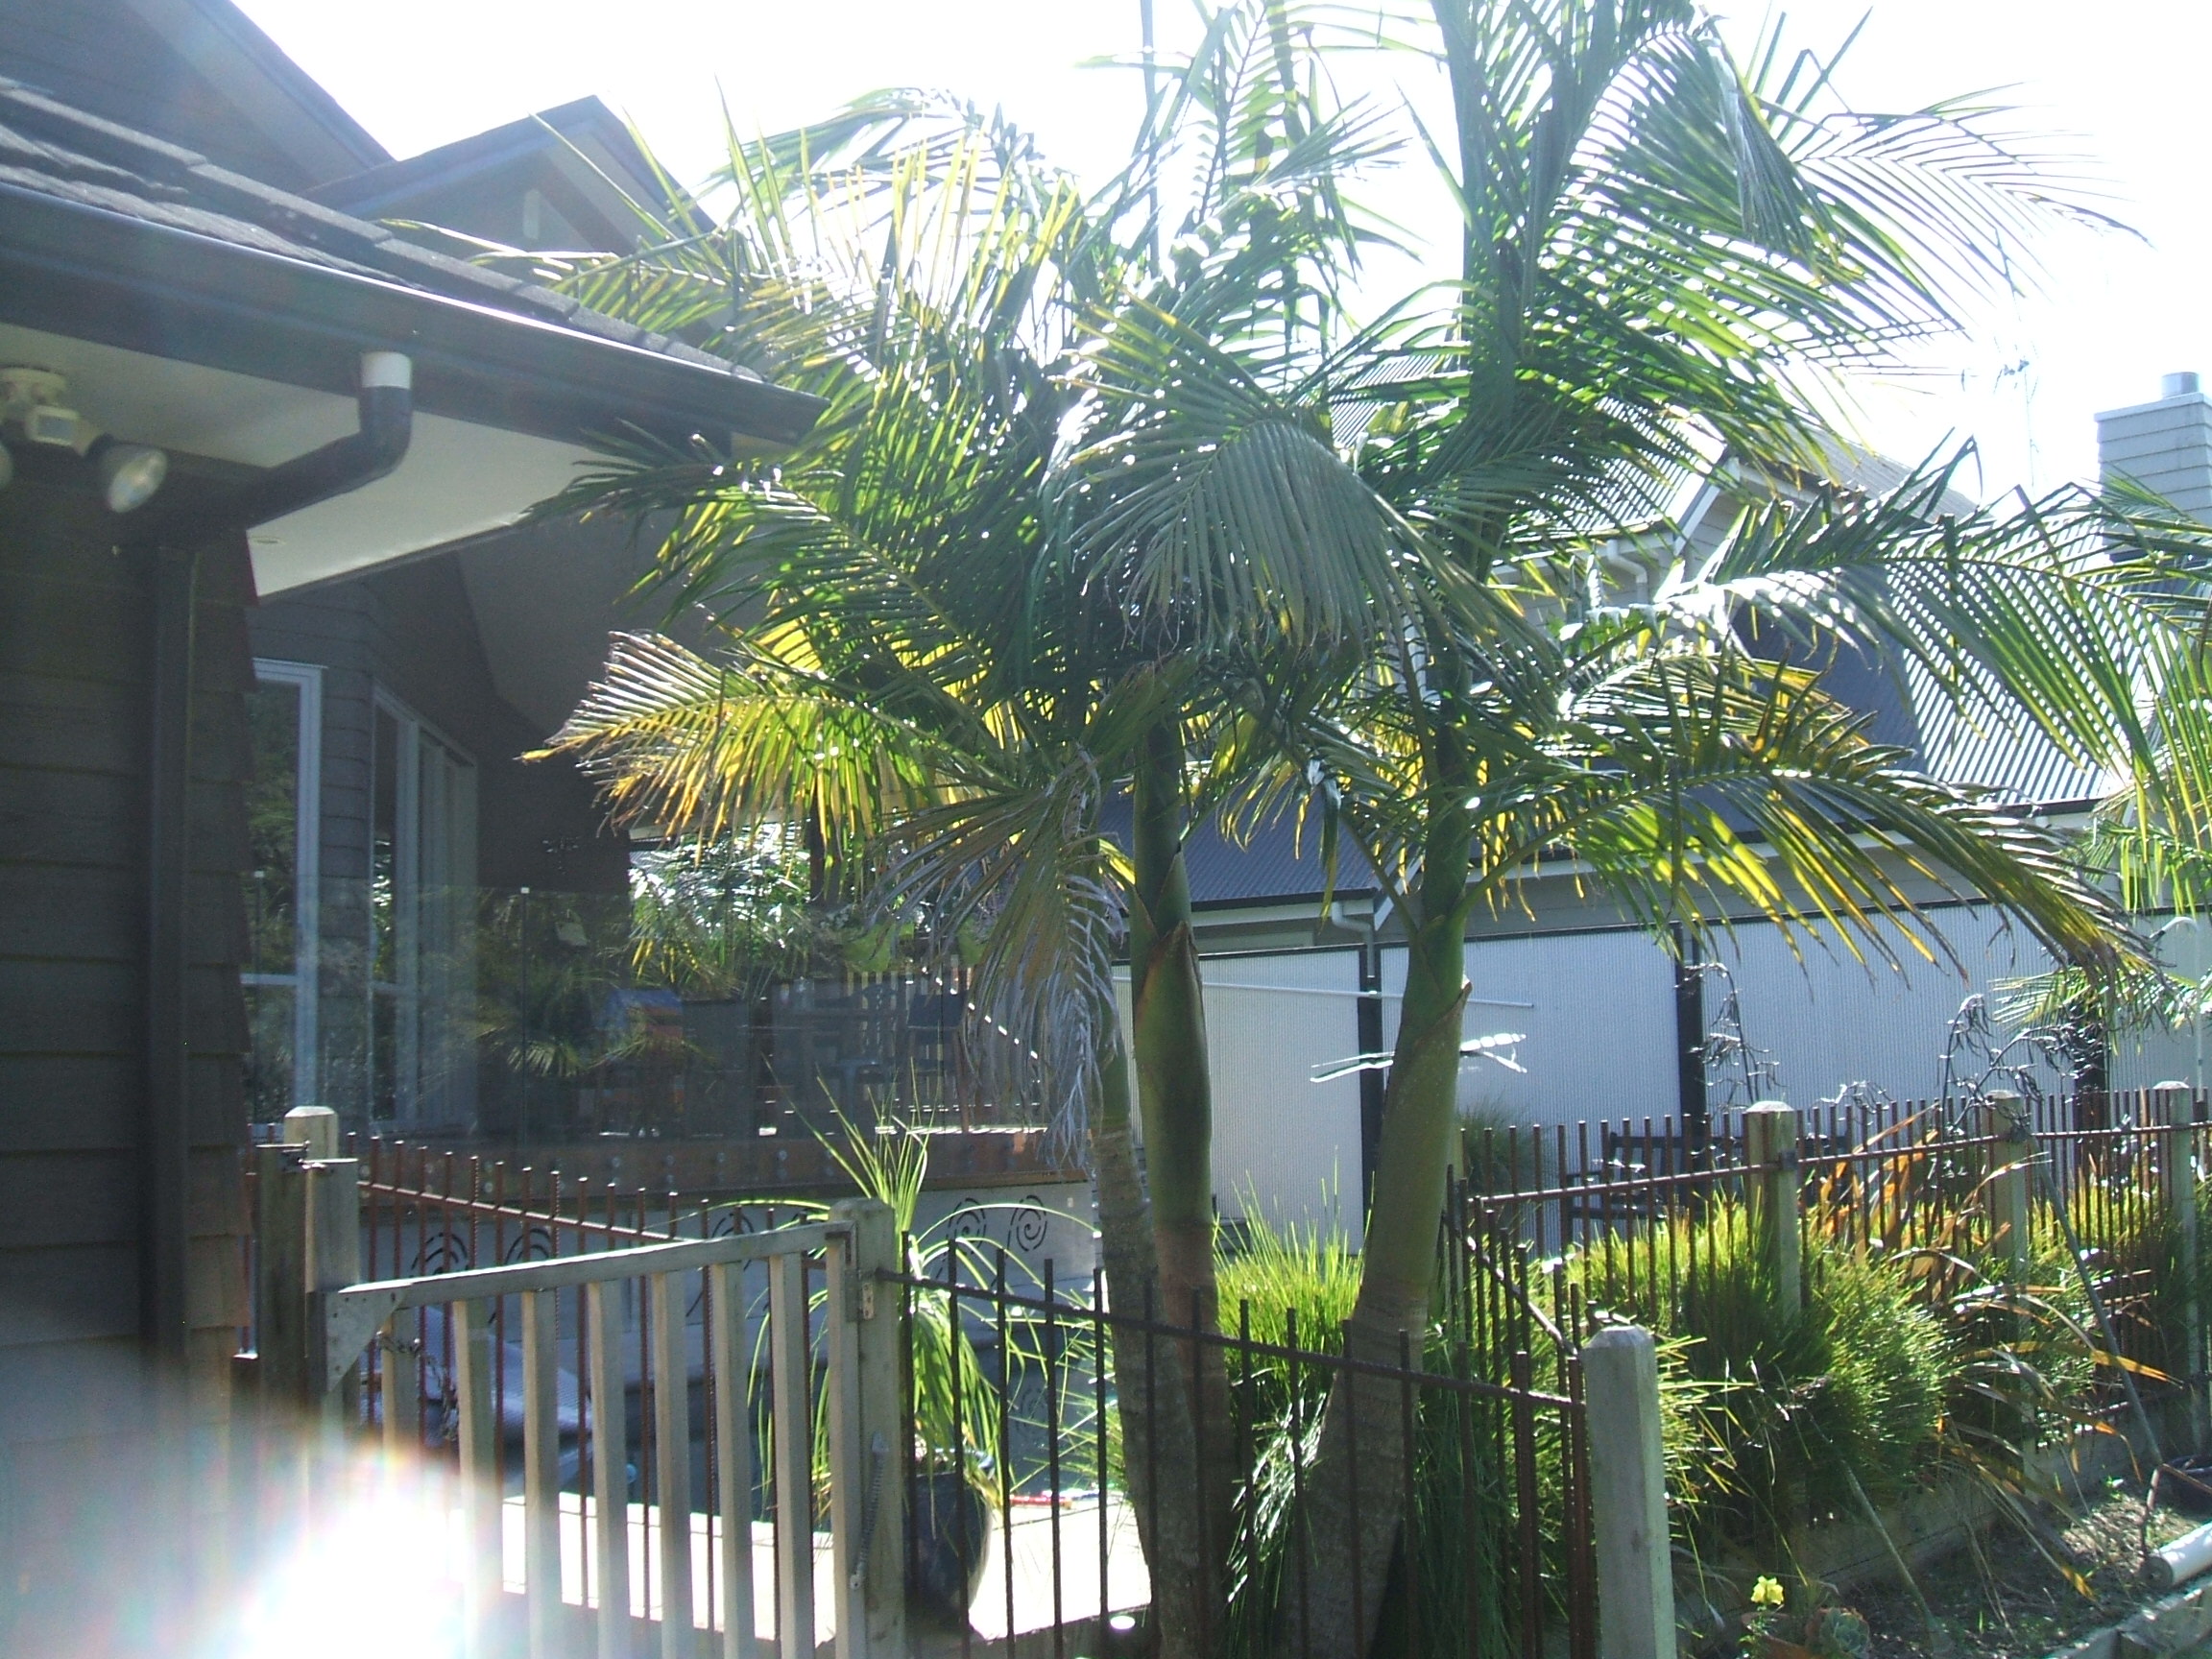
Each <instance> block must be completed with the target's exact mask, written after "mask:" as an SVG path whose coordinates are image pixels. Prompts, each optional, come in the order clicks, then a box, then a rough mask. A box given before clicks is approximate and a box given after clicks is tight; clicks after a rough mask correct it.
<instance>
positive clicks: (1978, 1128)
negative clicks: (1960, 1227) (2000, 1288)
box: [1975, 1089, 2035, 1285]
mask: <svg viewBox="0 0 2212 1659" xmlns="http://www.w3.org/2000/svg"><path fill="white" fill-rule="evenodd" d="M1975 1133H1976V1134H1978V1135H1981V1136H1983V1137H1984V1138H1985V1140H1986V1142H1987V1144H1986V1145H1984V1148H1983V1186H1984V1191H1985V1192H1986V1193H1987V1194H1988V1205H1989V1243H1990V1247H1991V1248H1992V1249H1995V1250H1997V1251H2000V1252H2002V1253H2003V1255H2004V1257H2005V1265H2006V1272H2007V1274H2008V1276H2009V1277H2010V1279H2011V1281H2012V1283H2014V1284H2015V1285H2017V1284H2020V1283H2021V1282H2023V1281H2024V1280H2026V1279H2027V1277H2028V1255H2029V1236H2028V1188H2029V1180H2030V1178H2031V1176H2032V1172H2033V1171H2032V1161H2033V1159H2034V1156H2035V1138H2034V1134H2033V1132H2032V1130H2031V1129H2030V1128H2029V1126H2028V1103H2027V1102H2026V1101H2025V1100H2023V1099H2021V1098H2020V1096H2019V1095H2017V1094H2013V1093H2011V1091H2009V1090H2005V1089H1999V1090H1994V1091H1992V1092H1991V1093H1989V1094H1984V1096H1982V1099H1981V1102H1980V1104H1979V1105H1978V1107H1977V1109H1976V1120H1975Z"/></svg>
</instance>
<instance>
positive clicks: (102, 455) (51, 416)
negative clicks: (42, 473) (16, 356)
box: [0, 363, 169, 513]
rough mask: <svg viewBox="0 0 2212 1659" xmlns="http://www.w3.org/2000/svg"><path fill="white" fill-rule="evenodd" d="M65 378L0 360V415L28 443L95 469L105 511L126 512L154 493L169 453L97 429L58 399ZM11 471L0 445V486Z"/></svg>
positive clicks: (65, 388) (66, 387) (12, 462)
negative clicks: (68, 452)
mask: <svg viewBox="0 0 2212 1659" xmlns="http://www.w3.org/2000/svg"><path fill="white" fill-rule="evenodd" d="M68 395H69V383H68V381H67V380H65V379H64V378H63V377H62V376H60V374H57V373H54V371H53V370H51V369H36V368H33V367H31V366H29V365H28V364H20V363H17V364H9V365H5V366H0V421H6V422H7V423H8V424H9V426H10V427H11V428H12V430H14V431H18V432H20V433H21V434H22V435H23V437H24V439H25V440H26V441H27V442H29V443H32V444H37V445H44V446H46V447H48V448H52V449H72V450H75V451H76V452H77V453H78V454H80V455H83V456H84V457H85V458H87V459H88V460H89V461H90V462H91V463H92V465H93V467H94V468H95V469H97V470H98V472H99V474H100V493H101V495H102V496H103V497H104V498H105V499H106V501H107V503H108V511H109V512H111V513H132V512H135V511H137V509H139V508H141V507H143V506H145V505H146V503H147V502H149V501H151V500H152V499H153V498H154V494H155V492H156V491H157V490H159V489H160V488H161V481H162V480H163V479H164V478H166V477H168V476H169V457H168V456H167V455H166V454H164V453H163V452H162V451H161V450H159V449H156V448H154V447H152V446H151V445H145V444H123V443H119V442H117V441H116V440H115V439H114V438H111V437H109V436H108V434H107V433H105V432H103V431H101V430H100V428H99V427H97V426H95V425H94V424H93V423H92V422H91V421H87V420H85V419H84V416H82V415H80V414H78V413H77V411H76V410H74V409H71V408H69V407H68V406H67V405H66V404H65V403H64V402H63V401H62V399H63V398H65V397H67V396H68ZM14 475H15V458H14V457H13V456H12V455H11V454H9V453H8V450H7V447H6V445H0V489H6V488H7V486H8V483H9V481H10V480H11V479H12V477H13V476H14Z"/></svg>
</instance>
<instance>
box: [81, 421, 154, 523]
mask: <svg viewBox="0 0 2212 1659" xmlns="http://www.w3.org/2000/svg"><path fill="white" fill-rule="evenodd" d="M92 461H93V465H94V466H96V467H98V468H99V469H100V486H101V493H103V494H104V495H105V496H106V497H107V499H108V512H110V513H131V512H135V511H136V510H137V509H138V508H140V507H143V506H145V505H146V503H147V502H149V501H151V500H153V499H154V492H155V491H156V490H158V489H160V488H161V481H162V480H163V479H164V478H166V477H168V476H169V457H168V455H167V454H166V453H165V452H164V451H162V450H159V449H156V448H155V447H153V446H152V445H147V444H118V443H116V442H115V440H114V439H112V438H101V439H98V440H96V441H95V442H94V444H93V445H92Z"/></svg>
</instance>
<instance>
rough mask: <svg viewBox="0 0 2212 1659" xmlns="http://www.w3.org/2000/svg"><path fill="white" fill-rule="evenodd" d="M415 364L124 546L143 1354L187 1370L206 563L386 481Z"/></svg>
mask: <svg viewBox="0 0 2212 1659" xmlns="http://www.w3.org/2000/svg"><path fill="white" fill-rule="evenodd" d="M413 383H414V364H413V362H412V360H411V359H410V358H408V357H407V356H406V354H405V353H403V352H398V351H365V352H363V353H362V355H361V378H360V389H359V392H358V394H357V396H356V400H355V408H356V410H357V417H356V419H357V429H356V430H355V431H353V432H351V433H349V435H348V436H346V437H344V438H340V439H338V440H336V441H335V442H333V443H329V444H325V445H323V446H322V447H321V448H319V449H313V450H310V451H308V452H307V453H306V454H304V455H300V456H295V457H294V458H293V459H292V460H290V461H286V462H283V463H281V464H280V465H278V466H276V467H273V468H271V469H269V470H268V471H266V472H264V473H262V474H261V475H260V476H259V477H257V478H253V479H252V480H250V481H248V482H247V483H244V484H242V485H239V486H237V487H235V488H234V489H231V490H229V491H227V492H225V493H222V494H220V495H218V496H216V497H215V498H214V499H213V500H212V501H204V502H201V503H196V504H189V505H183V504H180V505H179V506H176V507H173V508H171V509H170V510H169V511H168V512H166V513H162V514H160V515H159V516H158V517H152V518H150V520H148V521H144V522H142V523H140V524H136V525H133V526H132V531H133V533H132V535H131V536H129V537H128V538H127V539H126V540H125V542H124V544H125V545H126V546H127V547H130V548H132V549H137V550H142V551H144V552H145V553H146V554H147V555H148V556H149V557H150V560H151V564H152V567H153V568H152V589H153V593H152V597H153V618H152V629H151V636H152V637H151V639H150V641H149V645H150V651H149V673H148V683H149V690H150V694H151V701H152V706H151V709H150V710H149V753H148V767H147V775H148V801H147V837H146V843H147V851H146V858H147V864H146V893H147V931H146V1011H147V1045H146V1054H147V1077H146V1104H147V1111H146V1123H145V1147H144V1150H145V1168H146V1190H145V1193H144V1205H145V1210H144V1214H145V1217H146V1226H145V1230H144V1233H143V1235H142V1238H143V1239H144V1243H143V1246H142V1248H143V1250H144V1253H145V1256H144V1269H145V1272H144V1279H143V1284H144V1286H145V1295H144V1305H143V1311H142V1319H143V1323H144V1328H145V1334H146V1336H147V1338H148V1342H149V1346H150V1347H151V1348H152V1349H153V1351H154V1352H155V1353H156V1355H158V1356H160V1357H161V1358H166V1359H169V1360H172V1361H175V1362H178V1363H180V1364H181V1363H182V1362H183V1361H184V1359H185V1358H186V1357H187V1354H188V1351H189V1347H190V1337H191V1310H190V1307H189V1301H190V1264H189V1256H190V1250H191V1198H190V1193H191V1169H192V1131H191V1084H192V1077H191V1064H192V1028H191V1014H190V962H191V954H192V952H191V939H190V918H189V908H188V904H189V902H188V889H189V885H190V880H191V870H192V850H191V832H190V831H191V793H192V770H193V753H192V751H193V720H192V700H193V687H194V685H195V684H196V683H197V680H198V656H199V637H198V635H199V589H200V561H201V554H202V551H203V550H204V548H205V547H207V546H208V545H210V544H212V543H214V542H217V541H222V540H223V539H225V538H227V537H230V536H237V535H242V534H244V533H245V532H247V531H249V530H252V529H253V528H254V527H256V526H257V525H261V524H266V523H268V522H269V521H270V520H271V519H273V518H281V517H284V516H285V515H286V514H288V513H297V512H299V511H300V510H301V509H302V508H305V507H312V506H314V505H315V504H316V503H318V502H321V501H327V500H330V499H332V498H334V497H336V496H339V495H344V494H347V493H349V492H351V491H354V490H358V489H360V488H361V487H362V486H363V485H365V484H373V483H374V482H375V481H376V480H377V479H379V478H383V477H386V476H388V475H389V474H390V473H391V472H392V471H393V469H395V468H397V466H398V465H399V463H400V461H401V460H402V459H404V457H405V456H406V453H407V445H408V442H409V440H410V439H411V438H412V436H413V433H414V392H413Z"/></svg>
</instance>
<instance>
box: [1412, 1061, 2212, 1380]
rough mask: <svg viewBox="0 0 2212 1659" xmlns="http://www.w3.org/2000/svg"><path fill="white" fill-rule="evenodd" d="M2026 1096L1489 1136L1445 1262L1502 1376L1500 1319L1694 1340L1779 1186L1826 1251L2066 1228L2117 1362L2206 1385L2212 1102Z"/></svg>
mask: <svg viewBox="0 0 2212 1659" xmlns="http://www.w3.org/2000/svg"><path fill="white" fill-rule="evenodd" d="M2014 1099H2015V1097H2013V1096H2009V1095H2002V1096H1999V1095H1991V1096H1984V1097H1977V1098H1972V1099H1954V1100H1930V1101H1874V1102H1854V1103H1825V1102H1824V1103H1822V1104H1820V1105H1817V1106H1814V1107H1811V1108H1807V1109H1803V1110H1799V1111H1796V1112H1794V1113H1792V1114H1791V1124H1792V1129H1791V1140H1790V1143H1789V1144H1788V1145H1787V1146H1782V1147H1759V1146H1755V1145H1754V1144H1753V1139H1754V1136H1755V1134H1756V1133H1757V1132H1758V1128H1757V1124H1756V1122H1755V1121H1754V1119H1755V1118H1757V1117H1758V1116H1759V1115H1758V1114H1746V1113H1743V1112H1726V1113H1717V1114H1715V1115H1714V1116H1713V1117H1712V1118H1711V1119H1710V1120H1709V1121H1706V1122H1702V1123H1693V1124H1691V1125H1689V1126H1688V1127H1685V1126H1684V1125H1683V1124H1682V1123H1680V1122H1679V1121H1678V1120H1676V1119H1673V1118H1647V1119H1643V1120H1641V1121H1627V1120H1623V1121H1618V1122H1610V1123H1589V1122H1582V1123H1574V1124H1552V1125H1544V1126H1536V1127H1527V1126H1524V1127H1511V1128H1485V1129H1482V1130H1480V1131H1479V1132H1476V1133H1472V1134H1470V1135H1469V1136H1468V1137H1467V1142H1466V1146H1465V1151H1464V1158H1463V1162H1462V1166H1461V1168H1460V1171H1459V1172H1458V1175H1457V1177H1456V1178H1455V1181H1454V1183H1453V1186H1452V1189H1451V1201H1450V1208H1449V1211H1448V1214H1447V1218H1446V1223H1445V1238H1446V1241H1447V1242H1446V1246H1445V1250H1444V1256H1445V1262H1444V1270H1445V1272H1446V1273H1447V1274H1448V1275H1454V1274H1455V1275H1457V1276H1459V1277H1460V1278H1461V1279H1462V1280H1463V1281H1464V1282H1465V1284H1466V1286H1467V1299H1468V1301H1469V1304H1470V1310H1471V1314H1472V1318H1473V1320H1474V1324H1475V1327H1476V1334H1477V1336H1478V1338H1479V1341H1478V1346H1479V1348H1480V1349H1481V1351H1483V1352H1485V1353H1487V1354H1488V1356H1489V1357H1490V1360H1489V1362H1490V1363H1491V1364H1492V1365H1493V1366H1496V1365H1497V1364H1499V1363H1502V1362H1503V1356H1504V1355H1505V1354H1506V1353H1507V1352H1508V1351H1509V1349H1510V1347H1511V1338H1510V1337H1509V1336H1508V1337H1505V1338H1503V1339H1496V1338H1490V1337H1488V1336H1487V1332H1488V1330H1489V1328H1490V1327H1491V1326H1492V1325H1493V1324H1496V1323H1497V1322H1498V1321H1500V1320H1503V1321H1504V1322H1505V1323H1506V1325H1508V1326H1510V1325H1511V1324H1512V1322H1513V1321H1514V1320H1516V1319H1519V1320H1523V1321H1527V1320H1531V1319H1533V1320H1537V1321H1540V1322H1541V1323H1543V1324H1544V1325H1545V1326H1547V1327H1548V1328H1550V1329H1551V1330H1553V1331H1555V1332H1556V1333H1557V1334H1559V1335H1560V1337H1561V1338H1562V1339H1564V1340H1565V1341H1566V1342H1567V1343H1568V1344H1569V1345H1570V1346H1572V1345H1574V1344H1575V1343H1576V1342H1578V1341H1579V1340H1581V1339H1582V1338H1583V1337H1585V1336H1587V1335H1588V1334H1589V1333H1590V1332H1591V1331H1593V1330H1595V1329H1597V1328H1598V1327H1599V1326H1600V1325H1602V1324H1604V1323H1608V1322H1625V1321H1632V1320H1633V1321H1642V1322H1646V1323H1651V1324H1655V1325H1657V1326H1659V1327H1660V1328H1663V1329H1664V1328H1671V1327H1679V1326H1689V1327H1695V1323H1696V1318H1697V1313H1696V1310H1697V1307H1698V1305H1699V1303H1700V1299H1701V1298H1704V1297H1707V1296H1709V1295H1710V1294H1711V1293H1712V1291H1713V1288H1714V1283H1715V1274H1716V1273H1717V1271H1719V1267H1720V1266H1721V1265H1722V1264H1721V1263H1720V1262H1717V1261H1716V1260H1715V1250H1716V1246H1717V1245H1719V1246H1722V1247H1725V1246H1726V1245H1727V1244H1728V1241H1729V1238H1730V1237H1731V1234H1730V1229H1731V1228H1732V1227H1737V1226H1748V1225H1750V1224H1751V1221H1750V1212H1751V1210H1752V1208H1753V1207H1754V1206H1755V1205H1756V1203H1757V1202H1758V1199H1759V1195H1760V1193H1761V1192H1762V1190H1765V1189H1766V1188H1767V1186H1768V1185H1769V1184H1770V1183H1773V1182H1777V1181H1779V1182H1782V1183H1784V1184H1786V1185H1787V1187H1788V1189H1789V1190H1791V1192H1793V1193H1794V1194H1795V1195H1796V1201H1797V1204H1798V1205H1799V1206H1800V1208H1801V1209H1802V1212H1803V1214H1804V1217H1805V1219H1804V1225H1805V1226H1806V1227H1807V1228H1810V1229H1813V1230H1814V1231H1813V1237H1812V1238H1811V1239H1810V1240H1809V1242H1810V1243H1811V1244H1813V1245H1815V1246H1816V1247H1817V1248H1819V1249H1821V1250H1841V1251H1871V1252H1876V1253H1887V1254H1890V1255H1892V1256H1895V1255H1899V1254H1908V1253H1912V1252H1929V1251H1950V1252H1953V1253H1956V1254H1959V1255H1962V1256H1969V1257H1975V1258H1980V1257H1982V1256H1984V1255H1986V1254H1988V1253H1990V1252H1992V1251H1995V1252H1998V1253H2000V1254H2008V1253H2010V1252H2012V1251H2015V1250H2017V1251H2019V1252H2021V1253H2022V1255H2023V1258H2024V1257H2025V1254H2026V1253H2027V1252H2028V1250H2029V1247H2030V1244H2031V1241H2032V1238H2031V1236H2032V1237H2034V1238H2046V1239H2052V1240H2056V1242H2053V1243H2049V1244H2047V1245H2045V1246H2043V1247H2044V1248H2047V1249H2048V1248H2060V1247H2062V1246H2063V1243H2064V1241H2063V1235H2064V1234H2065V1233H2067V1232H2069V1231H2070V1232H2071V1234H2072V1235H2073V1238H2074V1241H2075V1242H2078V1243H2079V1244H2080V1246H2081V1248H2082V1251H2083V1253H2084V1259H2085V1260H2086V1261H2087V1262H2090V1264H2091V1265H2092V1267H2093V1270H2094V1273H2095V1276H2096V1278H2097V1282H2098V1286H2099V1294H2100V1296H2101V1298H2103V1299H2104V1300H2105V1301H2106V1302H2107V1303H2108V1305H2109V1307H2110V1309H2111V1310H2112V1312H2113V1326H2114V1339H2115V1341H2116V1342H2117V1345H2118V1348H2119V1351H2120V1353H2121V1354H2122V1355H2123V1356H2125V1357H2126V1358H2128V1359H2129V1360H2133V1361H2138V1362H2140V1363H2141V1364H2143V1365H2147V1366H2150V1367H2152V1369H2153V1370H2154V1371H2156V1372H2157V1373H2159V1374H2160V1376H2162V1377H2164V1378H2166V1379H2168V1380H2169V1381H2168V1383H2166V1384H2163V1385H2164V1386H2169V1387H2195V1388H2196V1389H2198V1390H2199V1391H2200V1392H2201V1389H2202V1384H2203V1383H2204V1382H2205V1381H2206V1379H2205V1372H2204V1362H2203V1359H2204V1357H2203V1332H2202V1331H2201V1329H2200V1323H2199V1322H2200V1315H2201V1310H2200V1309H2198V1308H2197V1307H2196V1305H2195V1299H2194V1291H2193V1290H2191V1289H2190V1288H2189V1286H2190V1285H2191V1284H2192V1283H2193V1276H2194V1272H2195V1269H2194V1268H2193V1267H2189V1268H2186V1269H2184V1267H2183V1265H2182V1260H2181V1257H2182V1253H2183V1252H2184V1251H2186V1252H2187V1254H2188V1258H2189V1260H2190V1261H2192V1262H2193V1261H2194V1258H2195V1251H2196V1248H2197V1244H2196V1227H2197V1220H2196V1216H2197V1192H2198V1184H2199V1181H2200V1179H2201V1177H2202V1174H2203V1172H2204V1171H2206V1170H2207V1169H2208V1168H2212V1164H2208V1162H2207V1157H2206V1154H2207V1152H2208V1150H2212V1147H2208V1145H2207V1136H2208V1135H2212V1125H2208V1123H2207V1117H2208V1115H2212V1114H2208V1110H2207V1097H2206V1096H2205V1095H2204V1094H2192V1093H2191V1092H2190V1091H2188V1090H2185V1089H2175V1090H2163V1091H2157V1090H2149V1091H2137V1092H2128V1093H2112V1094H2081V1095H2078V1096H2072V1097H2063V1098H2044V1099H2037V1100H2029V1101H2018V1102H2017V1103H2016V1104H2014V1103H2012V1102H2014ZM1993 1102H1998V1103H2001V1104H2002V1110H2003V1112H2005V1113H2009V1114H2012V1115H2013V1117H2015V1118H2017V1126H2016V1127H2015V1126H2014V1125H2013V1124H2012V1122H2011V1120H2010V1119H2008V1118H2002V1117H2000V1116H1994V1115H1993V1110H1994V1108H1993V1105H1992V1103H1993ZM2006 1204H2016V1205H2017V1206H2018V1218H2017V1220H2016V1221H2015V1220H2014V1219H2013V1218H2012V1216H2011V1214H2010V1213H2009V1212H2008V1211H2006V1210H2005V1208H2004V1206H2005V1205H2006ZM2058 1260H2059V1262H2060V1265H2064V1263H2065V1262H2066V1260H2067V1259H2066V1258H2064V1257H2060V1258H2059V1259H2058ZM2042 1270H2044V1271H2053V1270H2055V1269H2053V1268H2051V1267H2050V1266H2049V1265H2048V1264H2047V1265H2046V1267H2045V1268H2044V1269H2042ZM2065 1270H2066V1271H2067V1272H2072V1271H2074V1269H2072V1268H2071V1267H2066V1269H2065Z"/></svg>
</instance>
